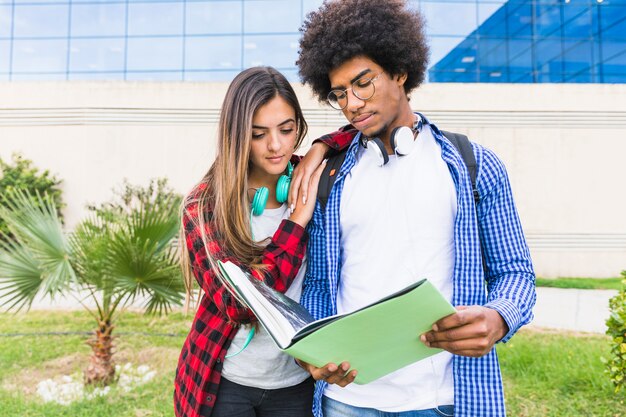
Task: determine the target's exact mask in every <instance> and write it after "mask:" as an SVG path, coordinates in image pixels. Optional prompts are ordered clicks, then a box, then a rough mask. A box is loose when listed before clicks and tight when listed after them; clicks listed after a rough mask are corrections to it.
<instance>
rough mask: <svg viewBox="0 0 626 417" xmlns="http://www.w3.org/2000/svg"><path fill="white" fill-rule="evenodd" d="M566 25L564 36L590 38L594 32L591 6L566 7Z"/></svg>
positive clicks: (564, 9)
mask: <svg viewBox="0 0 626 417" xmlns="http://www.w3.org/2000/svg"><path fill="white" fill-rule="evenodd" d="M563 11H564V17H565V25H564V27H563V36H565V37H567V38H588V37H590V36H591V34H592V30H591V29H592V25H591V11H590V9H589V7H585V6H572V7H570V6H569V5H568V7H564V8H563Z"/></svg>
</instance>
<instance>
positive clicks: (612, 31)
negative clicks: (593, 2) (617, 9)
mask: <svg viewBox="0 0 626 417" xmlns="http://www.w3.org/2000/svg"><path fill="white" fill-rule="evenodd" d="M605 27H606V26H605ZM602 38H603V39H617V40H620V41H626V16H624V19H623V20H622V21H620V22H615V23H614V24H613V26H611V27H609V28H607V29H604V31H603V32H602Z"/></svg>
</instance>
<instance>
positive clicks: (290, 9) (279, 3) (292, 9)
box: [243, 0, 301, 33]
mask: <svg viewBox="0 0 626 417" xmlns="http://www.w3.org/2000/svg"><path fill="white" fill-rule="evenodd" d="M243 14H244V32H246V33H267V32H298V28H299V27H300V18H301V13H300V2H299V1H292V0H273V1H246V2H244V13H243Z"/></svg>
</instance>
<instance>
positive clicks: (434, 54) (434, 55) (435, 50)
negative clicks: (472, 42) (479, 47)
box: [428, 36, 476, 66]
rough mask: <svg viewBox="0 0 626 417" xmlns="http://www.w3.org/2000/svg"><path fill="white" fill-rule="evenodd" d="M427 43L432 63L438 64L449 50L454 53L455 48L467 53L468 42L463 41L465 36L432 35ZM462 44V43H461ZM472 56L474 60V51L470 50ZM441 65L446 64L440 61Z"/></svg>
mask: <svg viewBox="0 0 626 417" xmlns="http://www.w3.org/2000/svg"><path fill="white" fill-rule="evenodd" d="M428 44H429V45H430V62H431V63H432V64H433V65H439V61H440V60H441V59H442V58H444V57H445V56H446V55H447V54H448V53H450V51H453V50H454V51H455V53H456V52H457V51H458V49H457V48H460V49H462V50H463V51H464V53H467V47H468V46H467V45H468V42H466V41H465V38H463V37H438V36H433V37H432V38H431V39H429V40H428ZM461 44H463V45H461ZM472 56H473V57H474V60H475V59H476V51H475V50H474V51H473V52H472ZM470 59H471V58H466V61H467V60H470ZM442 65H444V66H445V65H446V64H445V63H442Z"/></svg>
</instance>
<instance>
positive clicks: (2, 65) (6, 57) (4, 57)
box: [0, 41, 11, 73]
mask: <svg viewBox="0 0 626 417" xmlns="http://www.w3.org/2000/svg"><path fill="white" fill-rule="evenodd" d="M10 57H11V41H0V73H2V72H9V68H10V66H9V62H10Z"/></svg>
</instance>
